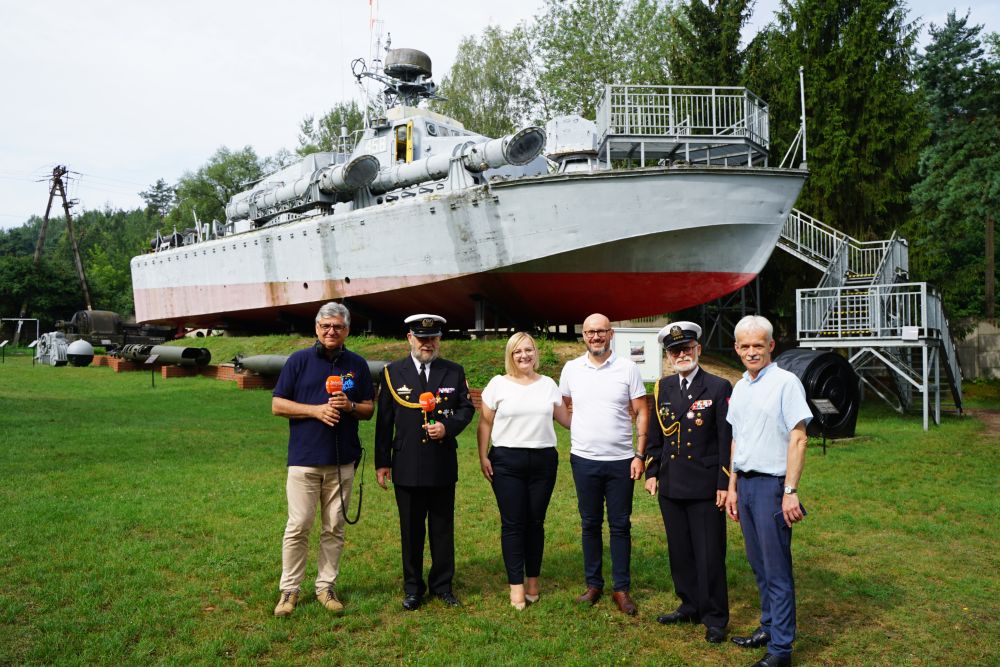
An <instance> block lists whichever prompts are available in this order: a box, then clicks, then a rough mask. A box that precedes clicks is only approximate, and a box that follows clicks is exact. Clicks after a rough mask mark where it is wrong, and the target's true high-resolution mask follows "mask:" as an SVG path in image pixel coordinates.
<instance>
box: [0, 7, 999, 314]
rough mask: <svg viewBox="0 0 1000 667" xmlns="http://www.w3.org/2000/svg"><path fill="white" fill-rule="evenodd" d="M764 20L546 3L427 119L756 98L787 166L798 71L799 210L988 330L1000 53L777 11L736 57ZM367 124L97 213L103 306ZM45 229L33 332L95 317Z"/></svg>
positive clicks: (10, 247)
mask: <svg viewBox="0 0 1000 667" xmlns="http://www.w3.org/2000/svg"><path fill="white" fill-rule="evenodd" d="M753 4H754V3H753V0H707V1H706V0H685V1H679V2H670V1H669V0H667V1H663V0H660V1H657V0H546V2H545V3H544V5H543V6H542V8H541V11H540V13H539V14H538V15H537V16H536V17H534V19H533V20H531V21H527V22H523V23H522V24H520V25H518V26H516V27H514V28H512V29H510V30H505V29H503V28H499V27H497V26H488V27H486V28H485V29H483V30H482V31H481V32H480V33H479V34H476V35H469V36H466V37H464V38H463V39H462V40H461V42H460V44H459V46H458V54H457V57H456V59H455V61H454V65H453V66H452V68H451V70H450V71H449V72H448V73H447V74H445V75H444V76H443V77H440V86H439V93H440V94H441V97H442V98H443V99H440V100H435V101H433V102H432V103H431V106H432V108H433V109H434V110H436V111H439V112H441V113H444V114H447V115H450V116H452V117H454V118H456V119H458V120H460V121H461V122H463V123H464V124H465V125H466V127H469V128H471V129H473V130H475V131H477V132H481V133H482V134H485V135H488V136H501V135H503V134H506V133H509V132H512V131H514V130H516V129H517V128H519V127H523V126H524V125H527V124H532V123H544V121H545V120H546V119H548V118H551V117H552V116H554V115H558V114H565V113H578V114H581V115H583V116H585V117H589V118H593V117H594V115H595V106H596V104H597V102H598V99H599V97H600V95H601V93H602V90H603V84H606V83H607V84H618V83H630V84H664V85H665V84H673V85H737V86H745V87H747V88H749V89H750V90H751V91H753V92H754V93H756V94H757V95H758V96H760V97H761V98H762V99H764V100H765V101H766V102H767V103H768V105H769V108H770V120H771V128H770V129H771V150H772V155H771V163H772V164H776V163H777V162H779V161H780V159H781V157H782V156H783V155H784V154H785V151H786V150H787V149H788V147H789V146H790V145H791V143H792V141H793V140H794V138H795V135H796V133H797V132H798V129H799V122H800V121H799V117H800V102H799V76H798V69H799V67H802V68H803V73H804V78H805V82H806V100H805V106H806V117H807V124H808V147H809V152H808V168H809V170H810V176H809V179H808V180H807V182H806V185H805V188H804V189H803V191H802V194H801V195H800V197H799V200H798V202H797V203H796V206H797V207H798V208H800V209H802V210H804V211H806V212H807V213H809V214H810V215H813V216H815V217H817V218H819V219H821V220H823V221H824V222H827V223H829V224H831V225H833V226H834V227H837V228H838V229H841V230H843V231H845V232H847V233H849V234H851V235H853V236H855V237H857V238H860V239H862V240H871V239H879V238H888V237H889V235H890V234H891V233H892V232H893V231H899V232H900V233H901V234H902V235H903V236H905V237H906V238H908V239H909V241H910V257H911V261H910V263H911V275H912V276H913V277H914V279H918V280H927V281H928V282H930V283H932V284H934V285H936V286H937V287H939V288H940V289H941V290H942V291H943V294H944V299H945V304H946V307H947V309H948V312H949V314H950V316H951V317H952V319H953V321H954V320H956V319H957V318H980V317H984V316H985V317H993V316H994V315H995V307H996V295H995V290H993V289H992V284H993V279H994V278H995V274H996V267H995V262H994V261H993V259H992V258H993V257H994V256H995V245H996V240H995V234H993V232H992V228H993V224H994V220H995V215H996V211H997V205H998V203H1000V122H998V121H1000V118H998V116H1000V99H998V96H1000V36H998V35H997V34H996V33H989V34H984V32H983V29H982V27H981V26H978V25H976V24H975V23H974V21H973V19H972V17H971V16H970V15H969V14H966V15H964V16H963V15H958V14H956V13H955V12H951V13H949V14H948V16H947V19H946V21H945V22H944V24H943V25H931V26H930V30H929V41H928V43H927V45H926V47H925V48H923V49H922V50H921V49H920V48H918V45H917V38H918V35H919V31H920V29H921V24H920V23H919V21H918V18H915V17H912V16H911V15H910V11H909V9H908V6H907V4H906V2H905V0H782V1H781V3H780V6H779V9H778V10H777V12H776V13H775V15H774V17H773V20H772V21H771V22H770V23H768V24H767V25H766V26H765V27H764V28H763V29H761V30H760V31H759V32H758V33H757V34H756V35H754V36H752V38H751V39H749V40H743V39H742V38H741V35H742V34H743V30H744V28H745V26H746V25H747V23H748V21H749V19H750V17H751V14H752V10H753ZM415 46H417V47H418V48H419V45H415ZM363 118H364V109H363V107H362V106H360V105H359V103H358V102H357V101H346V102H341V103H338V104H337V105H335V106H334V107H333V108H332V109H331V110H330V111H329V112H328V113H326V114H324V115H323V116H321V117H319V118H315V117H307V118H305V119H304V120H303V121H302V122H301V125H300V128H299V139H298V141H299V145H298V146H297V147H296V148H295V151H294V152H292V151H289V150H283V151H280V152H279V153H278V154H276V155H274V156H260V155H258V154H257V153H256V151H255V150H254V149H253V148H252V147H251V146H246V147H244V148H242V149H239V150H233V149H230V148H228V147H221V148H219V149H218V150H217V151H216V152H215V153H214V154H213V155H212V156H210V157H209V159H208V161H207V162H206V163H205V164H204V165H202V166H201V167H199V168H198V169H197V170H195V171H192V172H187V173H185V174H184V175H183V176H182V177H181V178H180V179H179V180H178V181H177V182H176V183H168V182H166V181H165V180H163V179H161V180H159V181H157V182H156V183H154V184H152V185H151V186H150V187H149V188H148V189H147V190H146V191H144V192H142V193H140V194H141V196H142V197H143V199H144V201H145V202H146V207H145V209H144V210H136V211H110V210H105V211H86V212H84V213H83V214H82V215H81V216H80V218H79V220H78V222H77V229H78V230H80V232H79V235H80V237H81V248H82V251H83V253H84V263H85V265H86V266H87V271H88V280H89V282H90V284H91V290H92V292H93V294H94V297H93V300H94V304H95V307H99V308H107V309H112V310H118V311H119V312H123V313H127V312H131V308H132V291H131V286H130V281H129V268H128V262H129V259H130V258H131V257H132V256H133V255H135V254H137V253H139V252H141V251H142V250H143V249H145V248H147V247H148V243H149V239H150V238H151V237H153V236H155V234H156V231H157V230H158V229H162V230H165V231H166V232H169V231H172V229H173V228H175V227H176V228H177V229H179V230H180V229H184V228H187V227H190V226H192V225H193V222H194V220H195V219H197V220H199V221H201V222H210V221H212V220H219V221H222V220H224V219H225V214H224V207H225V204H226V202H227V201H228V200H229V198H230V197H231V196H232V195H234V194H236V193H237V192H240V191H241V190H243V189H245V184H246V183H248V182H251V181H254V180H257V179H259V178H260V177H261V176H263V175H265V174H266V173H269V172H270V171H273V170H274V169H277V168H279V167H281V166H284V165H287V164H289V163H290V162H292V161H293V160H295V159H297V157H298V156H301V155H307V154H309V153H312V152H315V151H320V150H333V149H335V147H336V146H337V142H338V139H339V136H340V128H341V127H342V126H346V127H347V128H348V131H349V132H354V131H356V130H358V129H360V128H361V127H362V124H363ZM50 225H52V223H50ZM39 226H40V220H39V219H37V218H33V219H32V220H29V221H28V222H26V223H25V224H24V225H23V226H22V227H19V228H14V229H11V230H7V231H5V232H3V233H0V281H2V283H0V284H2V285H3V290H2V292H0V312H3V313H5V314H7V313H13V312H15V311H16V309H17V308H18V307H19V304H20V301H21V299H22V298H23V297H24V295H25V294H28V295H29V296H30V298H29V304H30V306H31V311H32V314H33V316H36V317H40V318H42V319H43V320H45V321H51V320H54V319H59V318H64V317H68V316H69V314H70V313H72V312H73V311H74V310H77V309H79V308H80V307H81V305H82V304H81V302H82V298H80V296H79V288H78V286H77V285H76V282H75V280H74V279H73V278H72V276H73V275H74V274H73V271H72V263H71V262H72V259H71V257H70V256H69V253H68V242H67V241H66V239H65V235H64V234H63V233H61V226H60V225H59V224H58V223H56V224H54V225H52V227H50V229H52V231H50V234H49V238H48V240H47V242H46V245H47V248H46V253H45V254H44V255H43V260H42V264H41V266H40V267H39V271H38V274H37V275H33V274H32V273H31V271H30V260H31V255H32V253H33V250H34V239H36V238H37V234H38V228H39ZM811 271H812V269H808V268H806V267H804V265H800V264H799V263H797V262H795V261H794V260H791V259H790V258H784V257H781V256H780V254H776V255H775V256H774V257H773V258H772V260H771V262H770V263H769V265H768V267H767V269H766V270H765V272H764V274H763V284H764V287H765V292H766V295H767V297H766V301H765V303H773V304H774V307H775V309H776V310H780V309H781V308H786V309H787V308H789V307H790V306H789V304H791V303H793V302H794V294H793V292H792V290H794V288H795V287H802V286H810V285H813V284H815V283H816V280H817V276H816V275H815V274H813V273H811Z"/></svg>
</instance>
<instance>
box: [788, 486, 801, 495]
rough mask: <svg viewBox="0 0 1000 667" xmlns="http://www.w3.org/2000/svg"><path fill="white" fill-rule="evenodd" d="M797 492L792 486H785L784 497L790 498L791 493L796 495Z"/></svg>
mask: <svg viewBox="0 0 1000 667" xmlns="http://www.w3.org/2000/svg"><path fill="white" fill-rule="evenodd" d="M798 492H799V490H798V489H796V488H795V487H794V486H786V487H785V495H786V496H790V495H792V494H793V493H798Z"/></svg>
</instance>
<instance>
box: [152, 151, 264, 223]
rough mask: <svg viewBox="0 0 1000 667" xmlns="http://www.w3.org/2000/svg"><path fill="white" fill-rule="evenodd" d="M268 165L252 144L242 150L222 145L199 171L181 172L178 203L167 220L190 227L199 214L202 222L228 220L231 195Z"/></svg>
mask: <svg viewBox="0 0 1000 667" xmlns="http://www.w3.org/2000/svg"><path fill="white" fill-rule="evenodd" d="M265 168H266V164H265V162H263V161H261V160H260V158H258V157H257V153H256V152H255V151H254V149H253V148H252V147H250V146H246V147H244V148H243V149H242V150H239V151H233V150H230V149H229V148H226V147H225V146H223V147H221V148H219V149H218V150H217V151H216V152H215V154H214V155H213V156H212V157H211V158H209V160H208V162H207V163H206V164H205V165H204V166H202V167H200V168H199V169H198V171H196V172H194V173H191V172H187V173H185V174H184V175H183V176H181V179H180V181H178V183H177V206H175V207H174V208H173V210H172V211H171V212H170V215H169V216H167V223H168V224H172V225H175V226H177V228H178V229H181V228H187V227H190V226H191V225H192V224H193V223H194V216H195V215H197V216H198V219H199V220H200V221H201V222H208V221H211V220H218V221H220V222H221V221H224V220H225V219H226V204H227V203H228V202H229V199H230V198H231V197H232V196H233V195H235V194H237V193H239V192H242V191H243V190H245V189H246V188H247V187H249V184H250V183H253V182H254V181H257V180H258V179H260V178H261V176H263V175H264V173H265Z"/></svg>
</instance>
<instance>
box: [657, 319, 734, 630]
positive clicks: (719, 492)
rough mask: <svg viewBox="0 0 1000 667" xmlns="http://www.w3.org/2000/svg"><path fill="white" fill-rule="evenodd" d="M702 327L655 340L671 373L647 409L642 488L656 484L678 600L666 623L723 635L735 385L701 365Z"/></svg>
mask: <svg viewBox="0 0 1000 667" xmlns="http://www.w3.org/2000/svg"><path fill="white" fill-rule="evenodd" d="M700 337H701V327H700V326H698V325H697V324H695V323H694V322H674V323H672V324H668V325H667V326H665V327H663V328H662V329H661V330H660V333H659V334H658V335H657V340H658V341H659V342H660V344H661V345H662V346H663V348H664V350H665V351H666V355H667V359H668V361H669V362H670V365H671V367H673V370H674V371H675V372H676V375H668V376H666V377H663V378H660V380H659V382H658V383H657V385H656V388H655V391H654V409H653V410H652V411H651V412H650V415H649V427H648V428H647V429H646V432H647V433H648V434H649V436H648V442H649V445H648V446H647V447H646V457H647V458H646V461H647V467H646V490H647V491H648V492H649V493H650V494H651V495H653V494H656V492H657V487H659V496H658V499H659V503H660V513H661V514H662V515H663V525H664V528H665V529H666V533H667V550H668V552H669V554H670V576H671V578H672V579H673V583H674V592H675V593H676V594H677V597H679V598H680V606H678V607H677V609H676V610H674V611H672V612H669V613H666V614H663V615H661V616H659V617H657V619H656V620H657V621H659V622H660V623H663V624H679V623H700V624H702V625H704V626H705V640H706V641H708V642H710V643H713V644H717V643H720V642H722V641H725V638H726V630H725V628H726V626H727V625H728V624H729V594H728V589H727V587H726V520H725V514H724V513H723V509H724V508H725V502H726V491H727V489H728V488H729V472H728V470H727V468H726V466H728V465H729V447H730V443H731V441H732V430H731V428H730V426H729V423H728V422H727V421H726V414H727V410H728V406H729V395H730V394H731V393H732V386H731V385H730V384H729V382H728V381H727V380H724V379H722V378H720V377H717V376H715V375H712V374H711V373H709V372H708V371H706V370H704V369H703V368H700V367H699V366H698V359H699V357H700V355H701V344H700V343H699V342H698V339H699V338H700Z"/></svg>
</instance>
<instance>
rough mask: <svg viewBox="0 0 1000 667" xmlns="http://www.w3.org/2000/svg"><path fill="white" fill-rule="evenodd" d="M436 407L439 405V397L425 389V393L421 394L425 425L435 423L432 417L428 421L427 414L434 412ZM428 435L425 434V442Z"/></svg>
mask: <svg viewBox="0 0 1000 667" xmlns="http://www.w3.org/2000/svg"><path fill="white" fill-rule="evenodd" d="M436 407H437V399H436V398H434V394H432V393H431V392H429V391H425V392H424V393H422V394H420V409H421V410H423V412H424V427H425V428H426V427H427V424H433V423H434V420H433V419H431V420H429V421H428V419H427V415H429V414H430V413H432V412H434V408H436ZM426 437H427V436H424V442H427V440H426Z"/></svg>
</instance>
